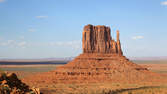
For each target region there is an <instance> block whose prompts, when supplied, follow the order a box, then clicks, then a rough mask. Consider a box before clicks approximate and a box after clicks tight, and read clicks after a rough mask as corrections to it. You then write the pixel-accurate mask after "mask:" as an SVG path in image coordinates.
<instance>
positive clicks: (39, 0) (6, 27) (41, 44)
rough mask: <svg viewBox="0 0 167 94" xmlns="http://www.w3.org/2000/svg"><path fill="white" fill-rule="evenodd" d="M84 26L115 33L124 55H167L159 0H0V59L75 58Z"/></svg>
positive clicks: (164, 5)
mask: <svg viewBox="0 0 167 94" xmlns="http://www.w3.org/2000/svg"><path fill="white" fill-rule="evenodd" d="M87 24H93V25H107V26H110V27H111V28H112V30H113V31H116V30H117V29H119V30H120V34H121V36H120V37H121V43H122V48H123V51H124V54H125V55H126V56H128V57H145V56H167V44H166V42H167V37H166V35H167V1H165V0H0V58H54V57H71V56H72V57H73V56H77V55H78V54H80V53H81V52H82V49H81V47H82V45H81V40H82V39H81V38H82V29H83V27H84V25H87ZM113 34H114V33H112V36H113Z"/></svg>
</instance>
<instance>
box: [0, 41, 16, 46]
mask: <svg viewBox="0 0 167 94" xmlns="http://www.w3.org/2000/svg"><path fill="white" fill-rule="evenodd" d="M15 43H16V42H15V41H14V40H7V41H5V42H2V43H0V45H1V46H13V45H15Z"/></svg>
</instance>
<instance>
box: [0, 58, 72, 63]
mask: <svg viewBox="0 0 167 94" xmlns="http://www.w3.org/2000/svg"><path fill="white" fill-rule="evenodd" d="M72 59H73V57H66V58H42V59H0V62H68V61H71V60H72Z"/></svg>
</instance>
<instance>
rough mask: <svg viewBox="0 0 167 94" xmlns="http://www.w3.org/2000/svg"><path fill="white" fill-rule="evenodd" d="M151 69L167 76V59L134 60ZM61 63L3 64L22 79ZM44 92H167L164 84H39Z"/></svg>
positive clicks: (97, 93) (138, 93)
mask: <svg viewBox="0 0 167 94" xmlns="http://www.w3.org/2000/svg"><path fill="white" fill-rule="evenodd" d="M134 62H135V63H137V64H139V65H141V66H144V67H147V68H148V69H149V70H151V71H153V72H156V73H160V74H162V75H164V76H167V61H134ZM57 66H61V65H1V66H0V69H1V70H3V71H8V72H14V73H16V74H17V75H18V77H19V78H20V79H22V78H24V77H26V76H29V75H35V74H36V73H40V72H48V71H51V70H54V69H56V67H57ZM35 87H39V88H40V90H41V91H42V92H43V93H44V94H167V83H164V84H146V83H142V84H120V83H83V84H49V85H41V84H40V85H38V86H35Z"/></svg>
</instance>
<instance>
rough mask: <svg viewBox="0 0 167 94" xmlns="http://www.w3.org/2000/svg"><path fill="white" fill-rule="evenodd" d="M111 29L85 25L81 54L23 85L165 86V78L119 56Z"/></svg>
mask: <svg viewBox="0 0 167 94" xmlns="http://www.w3.org/2000/svg"><path fill="white" fill-rule="evenodd" d="M110 33H111V30H110V27H106V26H104V25H98V26H93V25H90V24H88V25H86V26H85V27H84V29H83V33H82V49H83V53H82V54H80V55H79V56H77V57H76V58H75V59H74V60H72V61H70V62H68V63H67V64H65V65H63V66H59V67H57V68H56V69H55V70H54V71H50V72H45V73H40V74H37V75H33V76H29V77H27V78H25V79H23V80H24V81H25V82H26V83H33V84H40V83H46V84H53V83H96V82H119V83H140V82H151V83H152V82H155V83H156V82H164V81H165V80H164V78H163V77H162V76H161V75H159V74H156V73H153V72H151V71H149V70H148V69H147V68H144V67H142V66H139V65H137V64H135V63H133V62H132V61H130V60H128V59H127V58H126V57H125V56H124V55H123V52H122V49H121V43H120V39H119V36H120V34H119V31H117V33H116V34H117V38H116V41H115V40H114V39H113V38H112V37H111V34H110Z"/></svg>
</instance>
